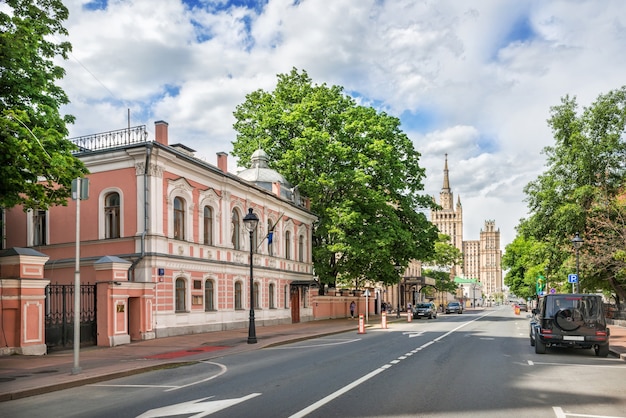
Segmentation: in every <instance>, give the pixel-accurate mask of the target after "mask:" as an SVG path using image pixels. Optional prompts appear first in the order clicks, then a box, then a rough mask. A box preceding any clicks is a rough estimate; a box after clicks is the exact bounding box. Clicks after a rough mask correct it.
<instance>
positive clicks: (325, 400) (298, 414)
mask: <svg viewBox="0 0 626 418" xmlns="http://www.w3.org/2000/svg"><path fill="white" fill-rule="evenodd" d="M493 312H494V311H489V312H487V313H485V314H483V315H481V316H479V317H477V318H475V319H472V320H471V321H467V322H464V323H462V324H461V325H459V326H458V327H456V328H454V329H452V330H450V331H448V332H446V333H445V334H443V335H440V336H439V337H437V338H435V339H434V340H432V341H428V342H427V343H424V344H422V345H421V346H420V347H418V348H416V349H415V350H413V351H412V352H413V353H417V352H418V351H420V350H422V349H424V348H426V347H428V346H430V345H431V344H433V343H435V342H438V341H441V340H442V339H444V338H445V337H447V336H448V335H450V334H452V333H454V332H456V331H458V330H459V329H461V328H463V327H464V326H466V325H468V324H471V323H472V322H475V321H478V320H479V319H481V318H483V317H485V316H487V315H490V314H491V313H493ZM400 361H401V360H399V359H394V360H391V361H390V362H389V363H387V364H384V365H382V366H380V367H379V368H377V369H375V370H373V371H371V372H370V373H368V374H366V375H365V376H363V377H361V378H360V379H357V380H355V381H354V382H352V383H350V384H348V385H347V386H344V387H342V388H341V389H339V390H338V391H336V392H333V393H331V394H329V395H328V396H326V397H325V398H322V399H320V400H319V401H317V402H315V403H313V404H311V405H309V406H307V407H306V408H304V409H301V410H300V411H298V412H296V413H295V414H293V415H291V416H290V417H289V418H302V417H305V416H307V415H308V414H310V413H311V412H313V411H315V410H317V409H319V408H321V407H322V406H324V405H326V404H327V403H329V402H331V401H333V400H335V399H337V398H338V397H340V396H341V395H343V394H344V393H348V392H349V391H351V390H352V389H354V388H356V387H357V386H359V385H361V384H362V383H365V382H367V381H368V380H370V379H371V378H373V377H374V376H376V375H378V374H379V373H382V372H384V371H385V370H387V369H389V368H390V367H392V366H393V365H395V364H398V363H400Z"/></svg>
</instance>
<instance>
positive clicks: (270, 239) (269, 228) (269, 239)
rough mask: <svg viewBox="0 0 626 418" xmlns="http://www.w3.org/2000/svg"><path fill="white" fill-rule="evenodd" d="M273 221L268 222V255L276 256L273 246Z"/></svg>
mask: <svg viewBox="0 0 626 418" xmlns="http://www.w3.org/2000/svg"><path fill="white" fill-rule="evenodd" d="M272 226H274V225H272V220H271V219H268V220H267V234H268V235H267V254H268V255H270V256H271V255H274V250H273V246H272V241H273V239H274V231H273V230H272Z"/></svg>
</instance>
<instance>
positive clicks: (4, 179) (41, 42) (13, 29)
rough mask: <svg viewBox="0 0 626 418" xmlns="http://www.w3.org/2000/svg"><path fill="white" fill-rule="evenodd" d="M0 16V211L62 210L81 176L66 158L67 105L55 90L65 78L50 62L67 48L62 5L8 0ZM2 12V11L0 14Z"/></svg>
mask: <svg viewBox="0 0 626 418" xmlns="http://www.w3.org/2000/svg"><path fill="white" fill-rule="evenodd" d="M4 3H5V7H4V8H3V9H2V10H4V11H8V12H4V11H0V190H2V193H0V207H5V208H10V207H13V206H16V205H23V206H24V209H29V208H35V207H37V208H41V209H46V208H47V207H48V206H49V205H56V204H64V203H65V202H66V201H67V198H68V197H69V196H70V190H69V186H70V184H71V181H72V179H74V178H77V177H82V176H84V174H85V173H86V172H87V170H86V169H85V167H84V165H83V164H82V163H81V162H80V161H79V160H77V159H76V158H74V157H73V156H72V150H74V149H75V147H74V146H73V144H72V143H71V142H69V141H68V140H67V139H66V138H67V134H68V130H67V127H66V124H68V123H72V122H73V117H72V116H69V115H66V116H61V114H60V112H59V108H60V106H61V105H64V104H67V103H68V102H69V100H68V98H67V96H66V94H65V92H64V91H63V90H62V89H61V88H60V87H59V86H57V85H56V84H55V82H56V81H57V80H59V79H61V78H62V77H63V75H64V74H65V71H64V70H63V68H61V67H59V66H58V65H55V63H54V59H55V58H56V57H61V58H65V59H66V58H67V54H68V52H69V51H70V49H71V46H70V44H69V43H67V42H61V41H56V39H57V38H56V36H64V35H66V34H67V32H66V30H65V28H64V27H63V26H62V23H63V21H64V20H65V19H67V17H68V11H67V8H66V7H65V6H64V5H63V2H62V1H61V0H6V1H4ZM6 6H8V8H7V7H6Z"/></svg>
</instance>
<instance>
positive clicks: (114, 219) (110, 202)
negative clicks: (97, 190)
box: [104, 192, 120, 238]
mask: <svg viewBox="0 0 626 418" xmlns="http://www.w3.org/2000/svg"><path fill="white" fill-rule="evenodd" d="M119 237H120V195H119V193H117V192H113V193H109V194H107V195H106V196H105V198H104V238H119Z"/></svg>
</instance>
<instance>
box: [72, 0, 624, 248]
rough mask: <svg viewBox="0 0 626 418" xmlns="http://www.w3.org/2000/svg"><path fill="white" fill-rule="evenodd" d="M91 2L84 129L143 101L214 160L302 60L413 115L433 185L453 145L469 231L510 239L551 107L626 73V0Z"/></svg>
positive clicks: (435, 191)
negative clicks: (488, 224) (264, 93)
mask: <svg viewBox="0 0 626 418" xmlns="http://www.w3.org/2000/svg"><path fill="white" fill-rule="evenodd" d="M86 3H87V2H86V1H84V0H68V1H66V2H65V4H66V5H67V6H68V8H69V9H70V19H69V21H68V22H67V24H66V27H67V28H68V30H69V32H70V39H69V40H70V41H71V42H72V44H73V47H74V50H73V53H72V55H73V58H72V59H70V60H69V61H67V62H66V63H65V64H64V65H65V67H66V69H67V77H66V79H64V80H63V82H62V85H63V87H64V88H65V90H66V92H67V93H68V95H69V97H70V99H71V100H72V104H71V105H70V106H68V107H67V109H66V110H67V112H68V113H71V114H74V115H75V116H77V122H76V124H75V125H74V126H73V127H71V131H72V132H71V133H72V135H83V134H88V133H95V132H103V131H108V130H114V129H120V128H124V127H125V126H126V124H127V120H126V119H127V109H131V121H132V124H133V125H139V124H146V125H147V126H148V129H149V130H150V131H152V130H153V123H154V121H155V120H166V121H167V122H168V123H169V127H170V139H171V141H172V142H182V143H185V144H186V145H188V146H190V147H191V148H194V149H196V150H197V151H198V152H197V155H199V156H201V157H203V158H205V159H206V160H207V161H209V162H215V153H216V152H219V151H225V152H229V151H230V149H231V148H232V145H231V141H233V140H234V139H235V132H234V131H233V129H232V124H233V122H234V118H233V116H232V112H233V111H234V110H235V107H236V106H237V105H238V104H240V103H242V102H243V101H244V98H245V95H246V94H247V93H250V92H252V91H254V90H257V89H264V90H272V89H273V88H274V86H275V83H276V75H277V74H278V73H286V72H289V71H290V70H291V68H292V67H296V68H298V69H301V70H306V71H307V72H308V74H309V76H310V77H311V78H312V79H313V81H314V82H315V83H317V84H321V83H327V84H331V85H332V84H336V85H341V86H343V87H344V88H345V89H346V91H347V92H349V93H352V94H354V95H356V96H358V101H359V102H360V103H365V104H368V105H371V104H373V105H376V106H379V108H380V109H384V110H385V111H386V112H388V113H390V114H392V115H396V116H398V117H400V116H402V122H403V126H406V127H407V128H405V129H406V132H407V134H408V135H409V137H410V138H412V140H413V141H414V143H415V146H416V149H417V150H418V151H419V152H420V153H421V154H422V158H421V161H420V163H421V165H422V166H423V167H425V168H426V173H427V176H428V177H427V179H426V181H425V188H426V190H425V192H426V193H428V194H431V195H435V196H438V195H439V192H440V190H441V185H442V175H443V164H444V154H448V159H449V168H450V181H451V187H452V189H453V192H454V193H455V195H456V196H460V197H461V201H462V204H463V209H464V219H465V225H466V227H465V231H464V235H465V238H466V239H477V238H478V234H479V232H480V229H481V228H482V227H483V225H484V221H485V220H487V219H490V220H495V221H496V226H497V227H499V228H500V230H501V232H502V237H503V242H502V246H503V247H504V246H505V245H506V244H508V243H509V242H510V241H511V240H512V239H513V238H514V235H515V231H514V227H515V226H516V225H517V224H518V221H519V218H520V217H522V216H524V215H525V213H526V205H525V203H524V201H523V200H524V194H523V192H522V189H523V187H524V186H525V185H526V184H527V183H528V182H529V181H531V180H533V179H534V178H536V176H537V175H538V174H539V173H540V172H541V171H542V170H543V164H544V159H543V155H541V150H542V148H543V147H545V146H546V145H550V144H551V142H552V138H551V132H550V130H549V128H548V126H547V124H546V120H547V119H548V117H549V112H550V107H551V106H554V105H557V104H559V101H560V98H561V97H563V96H565V95H566V94H570V95H575V96H577V97H578V99H579V103H580V104H581V105H583V106H584V105H589V104H590V103H591V102H592V101H593V100H594V99H595V97H597V96H598V95H599V94H601V93H606V92H608V91H609V90H612V89H615V88H619V87H621V86H622V85H623V84H625V82H624V75H623V69H624V68H626V54H623V51H624V50H625V49H626V15H624V13H623V12H622V10H623V5H622V2H621V1H619V0H607V1H604V2H602V4H598V3H597V2H596V1H593V0H580V1H577V2H571V1H565V0H561V1H550V2H546V1H543V0H525V1H523V0H520V1H516V2H502V1H501V0H468V1H456V0H438V1H426V2H424V1H409V0H398V1H387V2H380V1H375V0H360V1H356V2H355V1H352V0H315V1H312V0H303V1H300V2H298V3H296V2H293V1H292V0H269V1H268V2H267V4H266V5H265V6H264V8H263V9H259V10H261V12H260V13H259V10H253V9H247V8H245V7H243V6H237V7H233V6H229V3H228V2H226V1H223V2H198V1H195V2H191V1H185V3H186V4H193V6H194V7H193V9H190V8H189V7H186V6H185V4H184V3H183V2H182V1H180V0H133V1H130V0H115V1H113V0H110V1H109V2H108V6H107V8H106V9H104V10H91V11H90V10H86V9H84V8H83V5H84V4H86ZM238 3H240V2H238ZM294 3H296V4H294ZM209 4H210V7H209V6H208V5H209ZM411 115H413V116H411ZM418 118H422V119H421V120H419V119H418ZM229 164H230V167H231V168H233V169H234V167H235V162H234V161H230V162H229Z"/></svg>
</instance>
